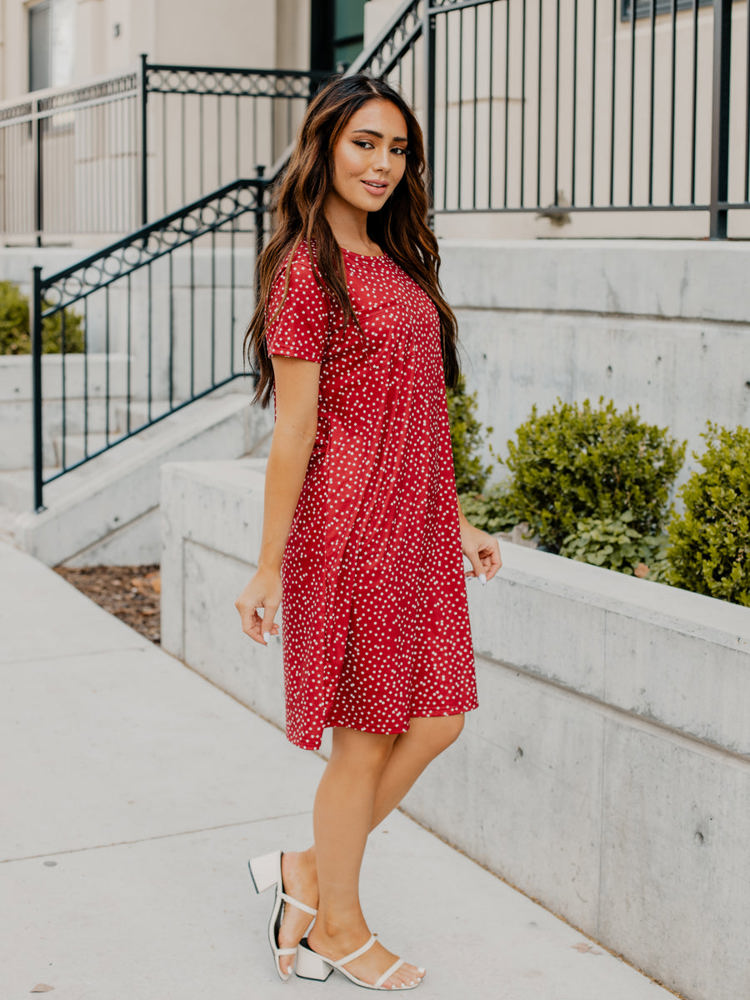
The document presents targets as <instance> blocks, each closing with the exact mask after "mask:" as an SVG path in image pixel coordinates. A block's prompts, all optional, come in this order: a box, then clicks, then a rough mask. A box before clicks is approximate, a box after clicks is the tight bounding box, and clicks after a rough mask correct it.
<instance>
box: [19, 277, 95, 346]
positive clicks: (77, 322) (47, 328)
mask: <svg viewBox="0 0 750 1000" xmlns="http://www.w3.org/2000/svg"><path fill="white" fill-rule="evenodd" d="M42 305H43V308H45V309H48V308H49V306H50V303H49V302H43V303H42ZM63 314H64V316H65V353H66V354H80V353H81V352H82V351H83V350H84V349H85V347H84V345H85V341H84V333H83V321H82V319H81V317H80V316H79V315H77V314H76V313H74V312H73V311H72V310H71V309H65V310H63V311H61V312H57V313H55V314H54V316H48V317H47V318H46V319H43V320H42V353H43V354H59V353H60V352H61V351H62V327H63ZM30 322H31V321H30V309H29V300H28V298H27V297H26V296H25V295H24V294H23V293H22V292H21V290H20V288H19V287H18V285H14V284H13V282H11V281H0V354H30V353H31V334H30V330H31V326H30Z"/></svg>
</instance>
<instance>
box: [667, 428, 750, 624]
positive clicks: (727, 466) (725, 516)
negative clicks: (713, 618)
mask: <svg viewBox="0 0 750 1000" xmlns="http://www.w3.org/2000/svg"><path fill="white" fill-rule="evenodd" d="M703 437H704V438H705V440H706V444H707V448H706V451H705V453H704V454H703V455H702V456H698V455H697V454H695V456H694V457H695V458H696V460H697V461H698V462H700V464H701V465H702V466H703V471H702V472H701V471H700V470H696V471H695V472H694V473H693V474H692V475H691V477H690V479H688V481H687V482H686V483H685V485H684V486H683V487H682V488H681V490H680V496H681V498H682V500H683V502H684V504H685V513H684V514H682V515H681V516H679V517H675V518H674V520H673V521H672V523H671V524H670V525H669V538H670V542H671V545H670V547H669V549H668V552H667V558H668V560H669V573H668V579H669V582H670V583H673V584H674V585H675V586H677V587H683V588H685V589H686V590H694V591H696V592H697V593H699V594H708V595H709V596H711V597H720V598H723V599H724V600H725V601H732V602H733V603H735V604H743V605H745V606H750V429H748V428H747V427H737V428H736V429H734V430H728V429H727V428H725V427H718V426H717V425H715V424H712V423H709V424H708V430H707V431H706V432H705V433H704V434H703Z"/></svg>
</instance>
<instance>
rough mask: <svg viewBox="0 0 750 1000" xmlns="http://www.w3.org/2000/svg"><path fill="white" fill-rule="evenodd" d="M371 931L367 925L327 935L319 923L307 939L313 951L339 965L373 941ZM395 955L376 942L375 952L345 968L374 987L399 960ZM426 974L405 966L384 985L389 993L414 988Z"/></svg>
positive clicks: (368, 952) (415, 968) (413, 967)
mask: <svg viewBox="0 0 750 1000" xmlns="http://www.w3.org/2000/svg"><path fill="white" fill-rule="evenodd" d="M369 936H370V931H369V930H368V929H367V926H366V925H364V924H363V925H362V926H361V927H358V928H357V929H356V930H353V931H352V930H350V929H347V930H342V931H339V932H337V933H335V934H327V933H326V932H325V930H324V929H323V927H322V925H321V926H319V925H318V922H317V920H316V922H315V924H314V925H313V929H312V930H311V931H310V933H309V934H308V935H307V942H308V944H309V945H310V947H311V948H312V949H313V951H317V952H318V954H319V955H322V956H323V957H324V958H332V959H334V960H335V961H336V960H338V959H340V958H342V957H343V956H344V955H349V954H351V952H353V951H356V950H357V948H360V947H361V946H362V945H363V944H364V943H365V942H366V941H367V939H368V938H369ZM398 957H399V956H398V955H394V954H393V952H392V951H388V949H387V948H384V947H383V945H382V944H381V943H380V942H379V941H376V942H375V944H374V945H373V946H372V948H369V949H368V950H367V951H366V952H365V953H364V955H360V956H359V958H355V959H354V960H353V961H352V962H347V963H346V965H345V966H344V968H345V969H346V970H347V972H351V974H352V975H353V976H356V977H357V979H361V980H362V981H363V982H365V983H370V984H374V983H375V982H376V981H377V980H378V979H379V978H380V977H381V976H382V975H383V973H384V972H385V970H386V969H387V968H389V967H390V966H391V965H393V963H394V962H395V961H396V959H397V958H398ZM424 974H425V970H424V969H419V968H417V966H416V965H409V963H408V962H404V963H403V965H400V966H399V967H398V968H397V969H396V971H395V972H393V973H391V975H390V976H389V977H388V978H387V979H386V981H385V982H384V983H383V986H384V987H385V989H394V990H397V989H400V988H401V987H403V986H412V985H413V984H414V983H416V982H418V981H419V980H420V979H421V978H422V976H424Z"/></svg>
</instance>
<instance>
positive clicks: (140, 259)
mask: <svg viewBox="0 0 750 1000" xmlns="http://www.w3.org/2000/svg"><path fill="white" fill-rule="evenodd" d="M267 185H268V181H267V180H265V179H264V178H262V177H256V178H249V179H241V180H238V181H235V182H234V183H233V184H227V185H225V186H224V187H222V188H219V189H218V190H216V191H213V192H211V194H209V195H206V196H204V197H203V198H198V199H196V200H195V201H193V202H191V204H190V205H187V206H185V208H183V209H180V210H179V211H177V212H171V213H169V215H166V216H164V218H162V219H159V220H157V221H155V222H152V223H149V224H148V225H146V226H143V227H141V228H140V229H138V230H136V231H135V232H134V233H131V234H130V235H129V236H127V237H125V238H123V239H120V240H117V241H115V242H113V243H111V244H110V245H109V246H107V247H104V248H103V249H102V250H99V251H97V252H96V253H93V254H90V255H89V256H87V257H85V258H84V259H82V260H80V261H77V262H76V263H75V264H73V265H71V266H70V267H66V268H64V269H62V270H60V271H58V272H56V273H55V274H52V275H49V276H48V277H46V278H42V268H41V267H34V269H33V292H32V317H31V340H32V384H33V443H34V467H33V476H34V481H33V491H34V508H35V510H37V511H40V510H42V509H44V487H45V486H46V485H47V484H49V483H51V482H53V481H54V480H56V479H59V478H60V477H61V476H63V475H65V474H66V473H68V472H70V471H71V470H73V469H75V468H78V467H80V466H81V465H83V464H85V463H86V462H89V461H90V460H91V459H93V458H96V457H97V456H98V455H101V454H103V453H104V452H105V451H108V450H109V449H110V448H112V447H114V446H115V445H117V444H119V443H120V442H122V441H125V440H127V439H128V438H130V437H133V436H134V435H135V434H138V433H140V432H141V431H143V430H145V429H146V428H147V427H150V426H152V425H153V424H155V423H157V422H159V421H160V420H163V419H164V418H165V417H167V416H169V415H170V414H171V413H174V412H176V411H177V410H180V409H183V408H184V407H185V406H188V405H189V404H190V403H191V402H194V401H195V400H197V399H200V398H202V397H204V396H206V395H207V394H208V393H210V392H213V391H214V390H215V389H217V388H220V387H221V386H224V385H226V384H228V383H229V382H231V381H233V380H234V379H237V378H240V377H244V376H246V375H248V374H249V375H252V374H253V373H247V372H244V371H237V370H235V368H234V355H233V352H232V346H231V342H230V349H229V358H230V362H229V367H228V370H227V371H226V372H225V373H224V374H223V375H219V376H217V375H216V372H215V359H216V343H215V322H216V302H215V299H214V296H215V295H216V291H217V284H216V280H215V279H216V267H217V244H216V237H217V234H222V235H225V236H226V238H227V241H228V247H227V248H225V252H226V253H227V254H229V256H230V263H229V267H230V272H231V286H230V292H229V295H228V296H227V298H228V299H229V303H230V307H231V319H230V324H229V325H230V336H233V334H234V325H235V320H236V309H235V305H236V303H235V293H236V291H237V290H238V289H237V286H236V284H235V264H236V246H235V240H236V236H237V234H238V233H251V234H252V235H254V237H255V243H254V247H253V249H254V252H255V254H256V255H257V252H258V247H259V245H260V243H261V240H262V233H263V220H264V214H265V212H266V207H265V204H264V195H265V190H266V187H267ZM246 215H250V216H252V218H253V221H254V226H253V228H252V229H250V230H242V229H240V228H239V227H238V226H237V222H238V220H240V219H241V218H242V217H244V216H246ZM205 237H209V238H210V245H209V247H208V250H209V258H210V266H211V273H212V284H211V295H212V311H211V356H210V360H211V377H210V378H209V379H208V380H207V384H204V385H203V386H202V387H201V388H198V389H196V387H195V383H194V378H195V374H196V373H195V351H196V342H195V328H196V321H195V311H194V310H195V301H194V273H193V267H194V245H195V244H196V243H197V242H198V241H199V240H201V239H203V238H205ZM185 248H187V249H188V250H189V251H190V256H189V263H190V279H191V280H190V291H189V293H188V294H189V297H190V309H191V312H190V321H189V324H188V325H189V332H190V343H189V348H190V351H189V356H188V364H189V370H190V387H189V391H186V392H183V393H182V396H183V398H179V399H176V398H175V385H174V383H175V377H176V376H175V370H176V358H175V355H174V338H175V332H176V329H177V324H176V321H175V316H174V312H173V310H174V299H175V294H176V293H175V287H176V286H175V284H174V281H173V262H174V260H175V258H176V255H177V254H178V252H179V251H180V250H184V249H185ZM163 260H166V261H167V264H168V274H169V286H168V288H167V290H166V294H165V296H164V299H165V302H167V303H168V310H169V348H170V351H169V369H168V393H169V396H168V400H167V402H168V405H167V406H166V407H164V408H163V410H162V411H161V412H159V413H158V414H157V413H154V412H153V409H152V407H153V402H154V396H153V364H152V361H153V357H152V354H153V350H154V339H153V331H152V325H153V299H154V295H153V287H152V272H151V268H152V265H154V264H155V263H156V262H158V261H163ZM144 270H145V271H146V272H147V326H148V335H147V339H146V354H147V360H146V364H145V372H144V375H145V380H146V387H147V393H146V396H145V400H144V401H145V403H146V406H147V412H146V417H145V419H142V420H141V421H140V422H139V423H137V424H136V425H134V424H133V423H132V421H131V410H132V404H133V402H134V397H133V395H132V362H133V357H132V354H133V351H132V350H131V345H132V334H133V317H132V307H133V296H132V294H131V293H132V287H131V279H132V276H133V275H135V274H137V272H140V271H144ZM118 283H119V287H120V289H121V290H122V293H123V295H124V298H125V308H126V317H127V318H126V326H127V331H126V332H127V344H128V351H127V393H126V397H125V406H126V408H127V427H126V430H125V432H123V433H113V434H112V435H111V434H110V419H109V408H110V392H109V388H110V357H111V353H112V352H111V351H110V350H109V348H110V338H111V332H112V312H113V310H112V308H111V298H110V290H111V289H112V288H114V286H116V285H118ZM99 293H103V296H104V305H103V306H102V304H101V301H100V300H98V305H99V312H100V313H102V314H103V316H104V319H103V320H100V321H101V322H102V323H103V325H104V330H103V334H104V340H105V345H106V350H105V359H106V361H105V364H106V369H105V371H106V383H107V389H106V394H105V397H104V405H105V407H106V435H105V436H106V440H105V443H104V445H103V446H101V447H98V448H93V449H91V450H89V448H88V436H89V432H88V413H89V404H90V399H89V394H88V372H87V367H88V356H89V351H88V338H89V328H90V320H91V319H92V317H91V313H93V311H94V309H93V307H92V309H89V302H90V301H91V300H92V299H93V297H94V296H95V295H98V294H99ZM75 306H78V307H79V308H81V307H83V309H84V328H85V333H86V346H85V349H84V355H83V362H84V377H83V386H84V398H83V410H84V435H83V436H84V452H85V453H84V455H83V456H82V457H80V458H78V459H76V460H73V461H67V459H66V440H67V430H68V428H67V418H68V412H67V406H66V364H68V363H69V358H71V357H73V355H68V354H66V351H65V348H66V343H65V328H66V322H70V320H69V318H68V317H69V313H68V310H71V309H72V308H73V307H75ZM57 316H60V317H61V329H62V349H61V369H62V371H61V379H62V427H61V442H62V455H61V468H60V469H59V470H58V471H55V472H53V473H51V474H49V475H45V474H44V464H43V443H44V442H43V437H44V421H43V405H42V400H43V394H42V328H43V323H44V321H45V320H50V319H53V318H55V317H57ZM183 360H184V359H183ZM141 367H143V364H142V365H141ZM204 381H205V380H204Z"/></svg>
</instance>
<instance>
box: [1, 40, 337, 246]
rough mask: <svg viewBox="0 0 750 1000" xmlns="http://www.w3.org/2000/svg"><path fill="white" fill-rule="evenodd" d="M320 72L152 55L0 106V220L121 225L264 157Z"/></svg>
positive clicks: (23, 227) (17, 227)
mask: <svg viewBox="0 0 750 1000" xmlns="http://www.w3.org/2000/svg"><path fill="white" fill-rule="evenodd" d="M326 76H327V74H325V73H320V72H317V71H306V70H259V69H233V68H230V67H213V66H182V65H162V64H160V65H156V64H153V63H149V61H148V59H147V57H146V56H142V57H141V65H140V70H139V72H138V73H127V74H124V75H121V76H117V77H112V78H109V79H106V80H102V81H99V82H96V83H92V84H90V85H88V86H85V87H69V88H66V89H64V90H55V91H53V90H49V91H40V92H38V93H34V94H30V95H29V97H28V98H27V99H26V100H25V101H23V102H18V103H16V104H13V105H9V106H6V107H4V108H0V232H2V234H3V235H4V239H5V242H6V243H10V242H12V243H36V245H37V246H41V245H42V244H43V243H56V242H60V241H64V240H69V239H70V238H71V237H81V236H83V237H98V236H100V235H105V234H107V235H110V237H111V235H113V234H118V233H123V234H124V233H128V232H132V230H134V229H135V228H136V227H138V226H139V225H145V224H146V223H148V222H149V221H151V220H153V219H158V218H161V217H162V216H164V215H166V214H167V213H168V212H172V211H175V210H176V209H178V208H180V207H181V206H182V205H185V204H187V203H188V202H190V201H192V200H194V199H196V198H201V197H202V196H203V195H205V194H207V193H209V192H210V191H213V190H216V189H217V188H219V187H221V186H222V185H224V184H229V183H231V182H232V181H233V180H235V179H236V178H238V177H242V176H243V175H247V174H255V173H257V170H258V167H259V165H264V166H270V165H271V164H274V163H276V161H277V160H278V158H279V157H280V156H281V155H282V154H283V152H284V150H285V149H286V148H287V146H288V145H289V144H290V143H291V141H292V139H293V138H294V133H295V130H296V128H297V126H298V124H299V122H300V121H301V118H302V116H303V114H304V111H305V108H306V107H307V104H308V103H309V101H310V98H311V97H312V95H313V94H314V93H315V91H316V89H317V87H318V86H319V85H320V83H321V81H322V80H324V79H326Z"/></svg>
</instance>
